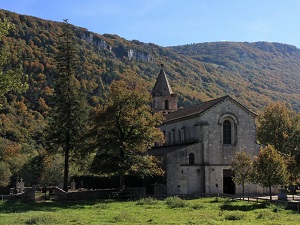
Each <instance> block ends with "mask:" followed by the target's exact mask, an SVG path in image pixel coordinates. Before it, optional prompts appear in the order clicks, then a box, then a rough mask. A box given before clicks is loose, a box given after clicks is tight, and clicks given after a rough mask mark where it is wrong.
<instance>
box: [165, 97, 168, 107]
mask: <svg viewBox="0 0 300 225" xmlns="http://www.w3.org/2000/svg"><path fill="white" fill-rule="evenodd" d="M165 109H169V100H168V99H166V100H165Z"/></svg>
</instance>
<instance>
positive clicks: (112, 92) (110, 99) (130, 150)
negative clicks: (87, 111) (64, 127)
mask: <svg viewBox="0 0 300 225" xmlns="http://www.w3.org/2000/svg"><path fill="white" fill-rule="evenodd" d="M150 103H151V96H150V93H149V92H147V91H146V90H145V88H144V86H143V84H139V83H135V84H132V85H130V84H128V83H126V82H124V81H115V82H113V83H112V84H111V85H110V87H109V93H108V95H107V98H106V102H105V105H104V106H103V107H100V108H98V109H97V110H96V111H95V112H94V114H93V119H92V122H93V124H92V128H91V133H90V134H91V136H92V137H93V141H92V142H91V148H92V149H93V150H95V151H96V156H95V158H94V161H93V163H92V165H91V171H92V172H93V173H97V174H100V175H102V176H115V175H118V176H119V177H120V189H123V188H124V177H125V176H126V175H137V176H140V177H144V176H146V175H153V174H156V175H162V174H163V171H162V169H161V168H160V167H159V166H158V161H157V160H156V159H155V157H152V156H149V155H147V150H148V149H149V148H150V147H151V146H153V144H154V143H155V142H162V141H163V133H162V132H161V131H160V130H159V129H158V128H157V125H158V124H159V123H160V121H161V119H162V118H161V116H160V115H158V114H153V112H152V109H151V107H150Z"/></svg>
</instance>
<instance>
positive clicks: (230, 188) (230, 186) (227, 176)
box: [223, 170, 235, 195]
mask: <svg viewBox="0 0 300 225" xmlns="http://www.w3.org/2000/svg"><path fill="white" fill-rule="evenodd" d="M232 177H234V173H233V171H232V170H223V193H224V194H230V195H234V194H235V184H234V182H233V179H232Z"/></svg>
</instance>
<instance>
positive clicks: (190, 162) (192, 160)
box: [189, 153, 195, 165]
mask: <svg viewBox="0 0 300 225" xmlns="http://www.w3.org/2000/svg"><path fill="white" fill-rule="evenodd" d="M189 164H190V165H192V164H195V156H194V153H190V154H189Z"/></svg>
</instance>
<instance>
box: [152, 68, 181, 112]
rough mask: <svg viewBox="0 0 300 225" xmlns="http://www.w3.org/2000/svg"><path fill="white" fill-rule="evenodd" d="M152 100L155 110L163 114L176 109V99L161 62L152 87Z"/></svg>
mask: <svg viewBox="0 0 300 225" xmlns="http://www.w3.org/2000/svg"><path fill="white" fill-rule="evenodd" d="M152 100H153V101H152V108H153V109H154V110H155V112H162V113H163V114H164V115H165V114H168V113H170V112H174V111H176V110H177V102H178V99H177V96H176V94H174V93H173V91H172V89H171V86H170V84H169V81H168V78H167V75H166V73H165V70H164V65H163V64H161V69H160V72H159V74H158V77H157V79H156V83H155V85H154V87H153V89H152Z"/></svg>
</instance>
